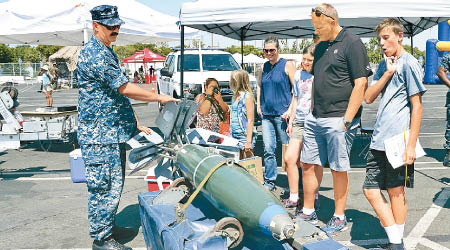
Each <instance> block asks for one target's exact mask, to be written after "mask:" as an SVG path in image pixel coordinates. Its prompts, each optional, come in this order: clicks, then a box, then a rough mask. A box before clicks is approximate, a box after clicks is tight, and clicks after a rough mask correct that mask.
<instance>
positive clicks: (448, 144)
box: [439, 53, 450, 149]
mask: <svg viewBox="0 0 450 250" xmlns="http://www.w3.org/2000/svg"><path fill="white" fill-rule="evenodd" d="M439 66H441V67H443V68H445V69H446V70H447V71H449V72H450V53H449V54H447V55H445V56H444V57H442V60H441V62H440V63H439ZM445 106H446V107H447V129H446V130H445V143H444V148H445V149H450V89H449V90H448V91H447V100H446V102H445Z"/></svg>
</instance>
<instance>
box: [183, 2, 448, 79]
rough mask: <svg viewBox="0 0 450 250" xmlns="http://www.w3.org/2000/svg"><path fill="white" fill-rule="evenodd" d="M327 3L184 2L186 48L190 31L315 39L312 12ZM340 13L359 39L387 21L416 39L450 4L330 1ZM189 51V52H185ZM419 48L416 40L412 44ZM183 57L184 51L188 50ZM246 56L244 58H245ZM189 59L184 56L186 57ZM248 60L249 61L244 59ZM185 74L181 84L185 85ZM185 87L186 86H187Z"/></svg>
mask: <svg viewBox="0 0 450 250" xmlns="http://www.w3.org/2000/svg"><path fill="white" fill-rule="evenodd" d="M323 2H324V1H323V0H308V1H298V0H278V1H276V2H274V1H272V0H246V1H241V0H229V1H222V2H217V1H209V0H198V1H196V2H190V3H184V4H183V5H182V7H181V11H180V19H181V30H182V34H181V36H182V43H184V41H183V31H184V28H185V26H186V27H191V28H195V29H199V30H204V31H208V32H211V33H215V34H219V35H222V36H226V37H229V38H233V39H237V40H240V41H241V48H243V42H244V41H248V40H258V39H265V38H267V37H268V36H270V35H273V36H276V37H278V38H282V39H285V38H286V39H289V38H293V39H295V38H302V37H308V38H309V37H312V34H313V33H314V27H313V26H312V23H311V10H312V8H314V7H316V6H317V5H319V4H321V3H323ZM325 2H327V3H329V4H332V5H333V6H334V7H335V8H336V9H337V11H338V14H339V24H340V25H341V26H343V27H346V28H347V29H348V30H350V32H352V33H353V34H356V35H359V36H361V37H373V36H375V33H374V32H373V29H374V28H375V26H376V25H377V24H378V23H380V22H381V21H382V20H384V19H385V18H387V17H393V18H397V19H398V20H399V21H400V22H402V23H403V25H404V26H405V32H404V33H405V36H408V37H411V38H412V37H413V36H414V35H416V34H418V33H420V32H422V31H424V30H426V29H428V28H430V27H432V26H434V25H437V24H439V23H440V22H443V21H446V20H447V19H448V18H449V17H450V1H449V0H427V1H424V0H409V1H404V0H378V1H371V0H328V1H325ZM182 48H183V47H182ZM411 48H413V39H411ZM182 52H183V49H182ZM241 54H242V53H241ZM181 56H182V57H183V54H182V55H181ZM242 60H243V58H242ZM182 79H183V72H181V83H183V80H182ZM181 86H182V84H181Z"/></svg>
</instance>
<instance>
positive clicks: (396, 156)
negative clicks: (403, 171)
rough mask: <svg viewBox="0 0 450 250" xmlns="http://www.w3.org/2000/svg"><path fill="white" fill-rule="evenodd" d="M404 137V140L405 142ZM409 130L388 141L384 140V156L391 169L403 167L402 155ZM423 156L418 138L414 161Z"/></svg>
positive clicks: (423, 152)
mask: <svg viewBox="0 0 450 250" xmlns="http://www.w3.org/2000/svg"><path fill="white" fill-rule="evenodd" d="M405 136H406V140H405ZM408 139H409V130H408V131H406V132H405V134H404V133H400V134H398V135H395V136H393V137H391V138H389V139H386V140H384V149H385V150H386V156H387V158H388V160H389V163H390V164H391V165H392V167H393V168H398V167H400V166H403V165H404V164H405V163H404V162H403V153H404V152H405V141H406V143H408ZM424 155H425V151H423V148H422V146H421V145H420V142H419V138H417V142H416V159H417V158H419V157H422V156H424Z"/></svg>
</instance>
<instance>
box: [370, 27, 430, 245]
mask: <svg viewBox="0 0 450 250" xmlns="http://www.w3.org/2000/svg"><path fill="white" fill-rule="evenodd" d="M375 32H376V33H377V34H378V39H379V43H380V47H381V48H382V50H383V52H384V60H383V61H382V62H381V63H380V64H379V66H378V70H377V72H376V74H375V76H374V78H373V82H372V84H371V85H370V87H369V88H368V89H367V91H366V93H365V96H364V99H365V101H366V103H368V104H370V103H372V102H373V101H374V100H375V99H376V98H377V97H378V95H380V94H381V101H380V106H379V108H378V113H377V118H376V122H375V126H374V132H373V137H372V142H371V144H370V151H369V154H368V157H367V166H366V179H365V181H364V185H363V187H364V195H365V196H366V198H367V200H368V201H369V202H370V205H372V207H373V209H374V210H375V212H376V214H377V215H378V217H379V219H380V222H381V225H382V226H383V227H384V229H385V231H386V234H387V236H388V238H389V244H388V245H387V246H386V247H385V248H384V249H401V250H403V249H404V245H403V240H402V238H403V230H404V227H405V220H406V213H407V205H406V197H405V190H404V188H405V187H411V188H412V187H413V181H414V176H413V174H414V161H415V159H416V152H415V148H416V142H417V138H418V136H419V129H420V122H421V119H422V95H423V94H424V93H425V91H426V89H425V87H424V86H423V84H422V71H421V67H420V64H419V62H418V61H417V59H416V58H414V57H413V56H412V55H411V54H409V53H407V52H406V51H405V49H404V48H403V46H402V40H403V25H402V24H401V23H400V22H399V21H398V20H396V19H393V18H388V19H385V20H384V21H383V22H381V23H379V24H378V25H377V27H376V28H375ZM408 130H409V131H410V132H409V139H408V141H407V142H406V152H405V153H404V154H403V161H404V163H405V165H407V166H408V167H405V166H402V167H399V168H396V169H394V168H393V167H392V165H391V164H390V163H389V161H388V159H387V157H386V150H385V145H384V141H385V140H386V139H388V138H391V137H393V136H395V135H398V134H401V133H404V131H408ZM406 170H407V174H405V171H406ZM405 179H406V180H405ZM381 190H387V192H388V195H389V199H390V201H391V204H390V205H389V203H388V202H387V201H386V199H385V198H384V195H383V194H382V193H381Z"/></svg>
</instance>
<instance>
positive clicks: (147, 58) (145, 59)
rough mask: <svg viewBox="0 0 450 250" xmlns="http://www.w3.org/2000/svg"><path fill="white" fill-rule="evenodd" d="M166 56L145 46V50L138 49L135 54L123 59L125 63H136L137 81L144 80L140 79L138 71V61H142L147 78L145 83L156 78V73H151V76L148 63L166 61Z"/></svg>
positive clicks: (135, 76)
mask: <svg viewBox="0 0 450 250" xmlns="http://www.w3.org/2000/svg"><path fill="white" fill-rule="evenodd" d="M165 61H166V58H165V57H164V56H160V55H158V54H156V53H154V52H152V51H151V50H149V49H148V48H144V49H143V50H136V51H135V52H134V55H132V56H129V57H126V58H124V59H123V63H134V64H135V67H134V68H135V75H134V78H135V82H142V80H141V81H139V80H138V78H139V77H138V74H137V73H136V72H137V70H136V63H142V64H143V65H144V69H143V70H144V75H145V78H144V79H145V80H144V83H149V82H150V81H151V82H153V81H154V80H155V75H154V74H153V75H151V76H150V77H149V73H150V72H148V68H147V63H156V62H165Z"/></svg>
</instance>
